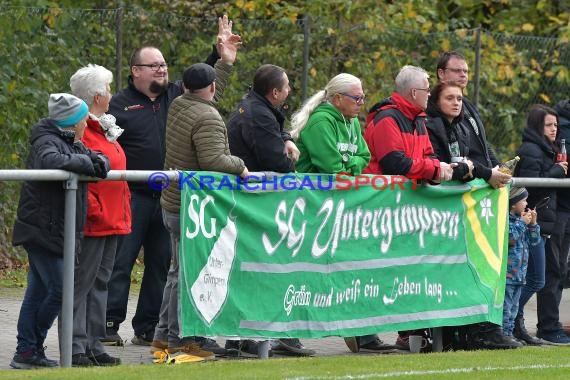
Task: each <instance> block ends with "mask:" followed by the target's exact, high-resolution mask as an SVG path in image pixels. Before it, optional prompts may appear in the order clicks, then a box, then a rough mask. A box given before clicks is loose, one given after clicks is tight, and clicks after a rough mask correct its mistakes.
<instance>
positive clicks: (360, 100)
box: [339, 92, 366, 104]
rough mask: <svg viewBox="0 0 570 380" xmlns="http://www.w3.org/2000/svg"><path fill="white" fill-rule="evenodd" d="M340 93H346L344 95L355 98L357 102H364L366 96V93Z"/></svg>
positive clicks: (342, 93)
mask: <svg viewBox="0 0 570 380" xmlns="http://www.w3.org/2000/svg"><path fill="white" fill-rule="evenodd" d="M339 94H341V95H344V96H348V97H349V98H350V99H352V100H354V101H355V102H356V103H362V104H364V100H365V98H366V95H350V94H347V93H344V92H339Z"/></svg>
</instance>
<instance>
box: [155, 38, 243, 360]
mask: <svg viewBox="0 0 570 380" xmlns="http://www.w3.org/2000/svg"><path fill="white" fill-rule="evenodd" d="M238 45H239V39H238V40H235V41H226V42H224V43H221V44H218V51H219V52H220V57H221V59H220V60H218V62H216V64H215V65H214V68H212V67H211V66H209V65H207V64H205V63H197V64H195V65H192V66H191V67H190V68H188V69H187V70H186V71H185V72H184V75H183V82H184V87H186V92H185V93H184V94H182V95H181V96H179V97H178V98H176V99H175V100H174V101H173V102H172V104H171V105H170V108H169V110H168V118H167V124H166V159H165V164H164V165H165V170H188V171H217V172H225V173H229V174H235V175H238V174H239V175H240V176H242V177H246V176H247V175H248V174H249V172H248V170H247V168H246V167H245V164H244V163H243V160H241V159H240V158H239V157H236V156H232V155H231V154H230V149H229V145H228V137H227V132H226V126H225V123H224V121H223V119H222V117H221V115H220V114H219V112H218V110H217V109H216V105H217V101H218V100H219V99H220V97H221V95H222V93H223V90H224V88H225V86H226V83H227V80H228V77H229V74H230V72H231V70H232V65H233V63H234V61H235V58H236V53H237V47H238ZM160 204H161V206H162V214H163V219H164V224H165V226H166V229H167V230H168V232H169V233H170V239H171V243H172V262H171V266H170V270H169V272H168V278H167V281H166V286H165V288H164V295H163V301H162V305H161V307H160V319H159V322H158V325H157V326H156V329H155V333H154V340H153V342H152V345H151V348H150V350H151V353H154V352H156V351H160V350H164V349H168V352H170V353H173V352H184V353H186V354H190V355H196V356H200V357H203V358H206V359H213V358H214V354H224V353H225V349H223V348H221V347H219V346H218V345H217V344H216V343H215V341H213V340H210V339H207V338H203V337H185V338H182V337H180V336H179V324H178V267H179V246H180V190H179V189H178V186H177V185H171V186H168V187H167V188H166V189H165V190H163V192H162V197H161V200H160ZM210 350H211V351H210Z"/></svg>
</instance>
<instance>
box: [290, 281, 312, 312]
mask: <svg viewBox="0 0 570 380" xmlns="http://www.w3.org/2000/svg"><path fill="white" fill-rule="evenodd" d="M310 304H311V292H306V291H305V285H301V290H299V291H296V290H295V286H294V285H289V287H288V288H287V291H286V292H285V297H284V298H283V307H284V308H285V311H286V312H287V315H289V314H291V311H292V310H293V306H309V305H310Z"/></svg>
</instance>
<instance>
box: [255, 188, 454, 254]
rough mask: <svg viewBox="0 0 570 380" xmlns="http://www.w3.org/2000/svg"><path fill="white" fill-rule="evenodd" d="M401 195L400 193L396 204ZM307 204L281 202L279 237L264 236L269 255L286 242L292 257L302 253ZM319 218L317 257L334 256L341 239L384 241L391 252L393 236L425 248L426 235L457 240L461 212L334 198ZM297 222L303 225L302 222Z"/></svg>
mask: <svg viewBox="0 0 570 380" xmlns="http://www.w3.org/2000/svg"><path fill="white" fill-rule="evenodd" d="M400 198H401V197H400V192H398V194H397V196H396V205H398V204H399V202H400ZM305 206H306V201H305V199H304V198H302V197H299V198H297V199H296V200H295V202H294V203H293V206H292V207H291V208H290V209H289V207H288V205H287V201H286V200H282V201H281V202H280V203H279V205H278V207H277V209H276V211H275V224H276V225H277V233H278V234H279V240H277V241H276V242H275V243H272V242H271V241H270V238H269V236H268V234H267V233H265V232H264V233H263V234H262V236H261V240H262V243H263V247H264V248H265V252H266V253H267V254H268V255H273V254H274V253H275V251H276V250H277V249H278V248H279V247H280V246H281V244H282V243H283V242H284V241H286V242H287V248H289V249H291V250H292V251H291V256H293V257H294V256H296V255H297V254H298V253H299V250H300V249H301V247H302V245H303V242H304V240H305V237H306V227H307V219H309V218H310V216H309V215H307V216H306V215H305ZM288 210H290V211H288ZM297 210H298V211H297ZM296 218H303V219H302V223H301V227H300V229H299V230H298V231H295V229H294V228H293V225H294V221H295V219H296ZM305 218H306V219H305ZM316 218H317V220H318V218H320V220H321V222H320V224H319V226H318V227H317V229H316V232H315V234H314V237H313V240H312V244H311V249H310V252H311V255H312V257H313V258H319V257H321V256H323V255H324V254H326V253H329V254H330V255H331V256H334V255H335V253H336V250H337V248H338V245H339V242H341V241H349V240H350V241H358V240H367V239H375V240H380V252H381V253H387V252H388V251H389V250H390V246H391V244H392V241H393V239H394V238H395V237H399V236H406V235H415V236H417V239H418V246H419V247H420V248H424V247H425V235H426V234H431V236H434V237H441V238H445V239H450V240H456V239H457V237H458V233H459V231H458V228H459V223H460V220H461V218H460V215H459V212H456V211H449V210H438V209H435V208H428V207H427V206H426V205H415V204H406V205H401V206H397V207H379V208H375V209H366V208H363V207H362V206H360V205H359V206H357V207H356V208H355V209H347V208H346V205H345V201H344V199H341V200H340V201H338V203H337V204H335V202H334V200H333V199H332V198H327V199H325V200H324V201H323V203H322V204H321V207H320V209H319V211H318V212H317V215H316ZM295 225H299V224H298V222H297V223H295ZM327 227H328V228H327Z"/></svg>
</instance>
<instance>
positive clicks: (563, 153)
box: [556, 139, 568, 162]
mask: <svg viewBox="0 0 570 380" xmlns="http://www.w3.org/2000/svg"><path fill="white" fill-rule="evenodd" d="M567 160H568V156H567V155H566V139H561V140H560V152H558V154H557V155H556V162H566V161H567Z"/></svg>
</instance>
